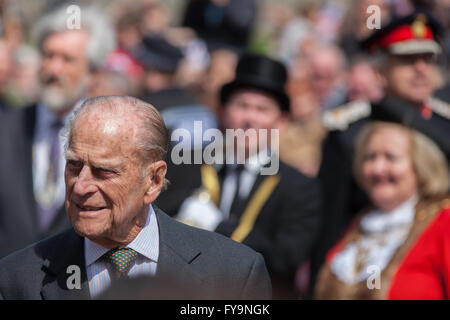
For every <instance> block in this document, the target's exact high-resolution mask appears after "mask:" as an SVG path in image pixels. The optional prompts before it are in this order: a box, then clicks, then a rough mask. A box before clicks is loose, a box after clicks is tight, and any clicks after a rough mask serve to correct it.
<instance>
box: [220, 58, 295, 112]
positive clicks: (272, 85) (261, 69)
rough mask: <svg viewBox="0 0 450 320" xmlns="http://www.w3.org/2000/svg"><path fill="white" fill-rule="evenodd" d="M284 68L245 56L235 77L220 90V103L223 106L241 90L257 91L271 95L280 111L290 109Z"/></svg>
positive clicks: (267, 60) (274, 62) (271, 61)
mask: <svg viewBox="0 0 450 320" xmlns="http://www.w3.org/2000/svg"><path fill="white" fill-rule="evenodd" d="M286 82H287V71H286V67H285V66H284V65H283V64H282V63H281V62H279V61H277V60H274V59H271V58H268V57H265V56H260V55H253V54H245V55H244V56H242V57H241V58H240V59H239V62H238V64H237V67H236V76H235V78H234V80H233V81H231V82H229V83H227V84H225V85H224V86H223V87H222V88H221V90H220V101H221V103H222V105H225V103H226V101H227V100H228V98H229V97H230V95H231V94H232V93H233V92H234V91H236V90H237V89H241V88H251V89H259V90H262V91H265V92H267V93H269V94H271V95H272V96H273V97H274V98H275V99H276V100H277V101H278V103H279V106H280V109H281V110H282V111H288V112H289V108H290V102H289V97H288V95H287V94H286V91H285V86H286Z"/></svg>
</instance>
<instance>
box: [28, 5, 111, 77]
mask: <svg viewBox="0 0 450 320" xmlns="http://www.w3.org/2000/svg"><path fill="white" fill-rule="evenodd" d="M67 8H68V7H66V6H63V7H60V8H58V9H56V10H55V11H52V12H50V13H49V14H47V15H45V16H43V17H42V18H41V19H40V20H39V21H38V23H37V25H36V28H35V30H34V34H33V35H34V38H35V40H36V41H37V44H38V46H39V48H42V43H43V42H44V40H45V38H46V37H47V36H48V35H50V34H52V33H60V32H65V31H70V30H71V29H69V28H68V26H67V22H68V19H69V18H70V14H69V13H67ZM80 27H81V29H82V30H87V31H88V33H89V40H88V45H87V56H88V61H89V66H90V67H91V68H92V69H96V68H99V67H101V66H102V64H103V62H104V60H105V58H106V56H107V55H108V53H110V52H111V51H113V50H114V49H115V47H116V36H115V33H114V28H113V26H112V24H111V23H110V21H109V19H108V17H107V16H105V15H104V14H103V13H102V12H101V11H100V10H99V9H98V8H96V7H82V8H81V9H80Z"/></svg>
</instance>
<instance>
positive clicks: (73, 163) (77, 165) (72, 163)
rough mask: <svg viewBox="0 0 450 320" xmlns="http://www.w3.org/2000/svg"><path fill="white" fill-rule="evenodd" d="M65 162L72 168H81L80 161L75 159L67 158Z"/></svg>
mask: <svg viewBox="0 0 450 320" xmlns="http://www.w3.org/2000/svg"><path fill="white" fill-rule="evenodd" d="M67 163H68V164H69V165H70V166H71V167H72V168H81V167H82V166H83V163H82V162H81V161H76V160H69V161H67Z"/></svg>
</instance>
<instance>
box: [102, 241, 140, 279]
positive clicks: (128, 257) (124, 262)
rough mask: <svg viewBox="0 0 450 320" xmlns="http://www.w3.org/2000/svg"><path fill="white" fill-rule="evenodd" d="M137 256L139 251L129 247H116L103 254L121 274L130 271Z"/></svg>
mask: <svg viewBox="0 0 450 320" xmlns="http://www.w3.org/2000/svg"><path fill="white" fill-rule="evenodd" d="M137 257H138V253H137V252H136V251H134V250H133V249H131V248H127V247H118V248H114V249H111V250H109V251H108V252H107V253H105V254H104V255H103V258H104V259H105V260H106V261H108V262H109V263H111V264H112V265H113V267H114V269H115V270H116V271H117V273H118V274H119V275H120V276H123V275H126V274H127V273H128V270H129V269H130V268H131V265H132V264H133V262H134V261H135V260H136V259H137Z"/></svg>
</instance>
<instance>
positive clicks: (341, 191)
mask: <svg viewBox="0 0 450 320" xmlns="http://www.w3.org/2000/svg"><path fill="white" fill-rule="evenodd" d="M438 38H439V26H438V23H437V21H435V20H434V19H433V18H432V17H431V16H430V15H428V14H426V13H423V12H417V13H414V14H412V15H409V16H406V17H403V18H399V19H396V20H393V21H391V22H390V23H389V24H388V25H386V26H385V27H384V28H382V29H380V30H377V31H376V32H374V33H373V34H372V35H371V36H370V37H369V38H368V39H366V40H365V41H364V42H363V43H362V45H363V48H364V49H365V50H366V51H367V52H368V53H369V54H372V56H373V57H374V63H375V67H376V69H377V71H378V74H379V77H380V79H381V80H382V83H383V84H384V86H385V91H386V97H385V98H384V99H382V100H381V101H380V102H379V103H377V104H372V105H371V104H370V103H368V102H364V101H355V102H351V103H348V104H346V105H344V106H341V107H338V108H336V109H335V110H332V111H330V112H327V113H325V115H324V122H325V125H326V126H327V127H328V128H329V130H330V133H329V135H328V137H327V138H326V140H325V142H324V146H323V160H322V161H323V162H322V166H321V169H320V173H319V179H320V180H321V182H322V187H323V190H324V199H325V208H324V215H325V217H324V219H323V221H324V224H323V226H322V230H321V237H320V241H319V242H318V246H317V248H315V250H314V253H315V258H314V260H313V265H312V269H313V277H314V275H315V272H316V271H317V270H318V268H319V267H320V265H321V263H322V262H323V259H324V256H325V254H326V252H327V250H329V249H330V248H331V247H332V246H333V245H334V244H335V243H336V241H337V240H338V239H339V238H340V236H341V235H342V232H343V231H344V230H345V228H346V226H347V224H348V222H349V221H350V220H351V219H352V216H351V215H352V214H353V213H355V212H358V211H359V209H361V208H362V207H363V206H364V205H365V204H366V203H367V201H368V200H367V197H366V196H365V194H364V193H363V192H362V191H361V190H360V189H359V188H358V187H357V186H356V184H355V181H354V179H353V177H352V160H353V145H354V141H355V138H356V136H357V134H358V132H359V130H360V129H361V127H363V126H364V124H366V123H367V122H369V121H374V120H380V121H392V122H397V123H402V124H404V125H407V126H409V127H411V128H413V129H416V130H418V131H420V132H422V133H424V134H426V135H427V136H429V137H430V138H431V139H432V140H434V141H435V142H436V143H437V144H438V145H439V147H440V148H441V149H442V151H443V152H444V153H445V155H446V156H447V159H450V105H449V103H448V102H446V101H443V100H440V99H438V98H436V97H434V96H433V91H434V90H435V89H436V88H435V76H436V72H437V65H436V63H435V62H436V61H437V57H438V55H439V54H440V53H441V51H442V49H441V46H440V45H439V43H438Z"/></svg>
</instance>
